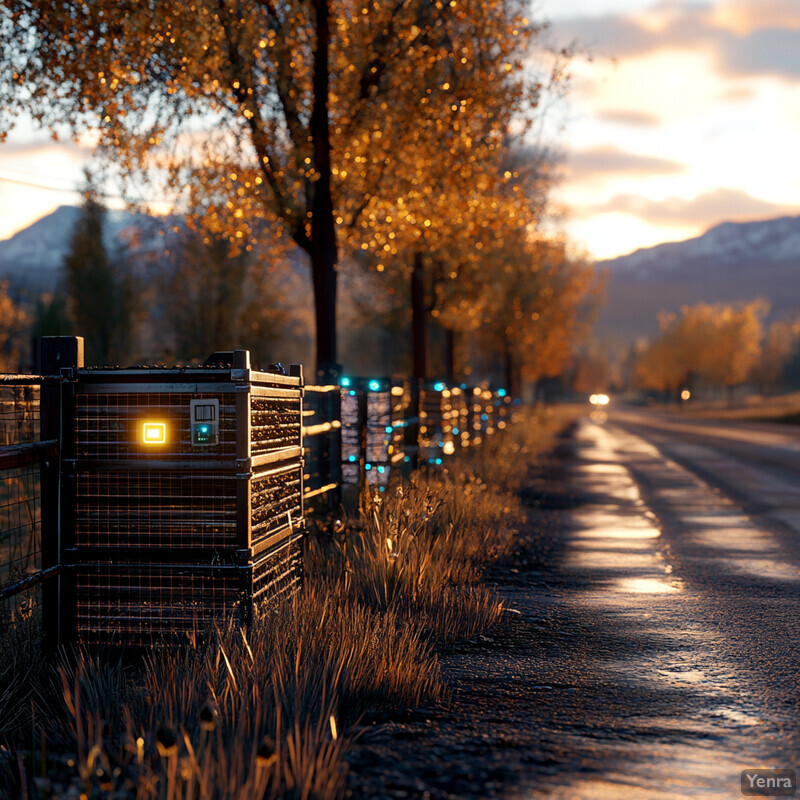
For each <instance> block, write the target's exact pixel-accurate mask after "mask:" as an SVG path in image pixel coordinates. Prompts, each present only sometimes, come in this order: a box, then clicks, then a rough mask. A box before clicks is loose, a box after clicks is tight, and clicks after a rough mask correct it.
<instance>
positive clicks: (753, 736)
mask: <svg viewBox="0 0 800 800" xmlns="http://www.w3.org/2000/svg"><path fill="white" fill-rule="evenodd" d="M598 416H599V417H601V418H600V419H598ZM575 454H576V458H575V460H574V462H573V464H572V467H571V480H572V483H573V486H574V487H575V489H576V491H577V492H578V493H579V494H580V495H581V496H582V499H583V504H582V505H581V506H580V507H578V508H576V509H575V510H574V511H572V512H571V513H570V514H569V515H568V520H569V522H568V524H569V526H570V530H571V535H570V536H568V539H567V549H566V554H565V558H564V561H563V570H562V571H563V574H564V576H565V577H569V578H571V583H570V584H569V589H568V590H567V591H565V592H564V593H563V594H562V595H561V597H562V600H563V601H564V602H566V603H567V605H568V606H569V607H570V608H571V609H572V611H573V613H574V615H575V618H576V619H578V620H583V621H585V623H586V624H587V626H588V627H589V628H590V629H591V630H592V631H593V632H594V633H595V634H597V633H600V632H601V631H602V630H603V629H604V628H607V629H609V630H613V631H614V632H615V635H616V636H617V637H618V640H617V641H616V642H613V641H611V642H609V643H608V644H607V646H606V648H605V649H607V651H608V654H609V659H608V663H607V665H606V673H605V675H604V678H603V681H604V682H605V683H606V684H607V683H608V682H610V683H611V684H612V685H615V686H617V687H618V688H619V690H620V691H621V692H629V693H630V694H631V697H632V700H631V702H630V703H627V704H624V703H623V704H622V707H620V708H619V714H618V716H617V717H616V718H615V719H614V721H613V723H612V729H611V734H610V735H609V736H607V737H605V738H604V737H602V736H601V737H596V741H595V742H594V743H593V746H592V748H590V751H596V752H595V757H596V756H597V754H598V753H600V754H603V757H604V758H606V759H607V763H608V769H600V770H598V771H597V772H598V774H592V775H591V777H589V778H587V779H585V780H577V781H576V780H575V779H574V777H573V778H571V779H569V780H568V782H567V784H568V785H567V786H566V787H565V788H564V789H563V794H559V791H558V790H557V786H551V787H550V788H551V789H556V791H551V792H549V793H548V794H549V796H563V797H575V798H581V797H585V798H594V797H609V798H611V797H617V796H619V797H622V796H624V795H625V792H626V790H635V796H637V797H650V796H652V797H681V796H720V797H740V796H741V793H740V785H739V781H740V777H741V776H740V773H741V770H743V769H746V768H751V767H766V766H769V767H772V768H776V769H779V768H792V769H794V768H796V767H798V766H800V764H798V762H799V761H800V758H799V756H800V429H796V428H794V427H791V426H781V425H774V424H773V425H769V424H752V423H751V424H745V423H731V422H710V421H706V420H695V419H690V418H685V417H680V416H677V415H674V416H670V415H663V414H655V413H652V412H648V411H644V410H635V409H625V408H621V409H612V410H611V411H610V412H609V413H608V415H607V418H606V417H605V416H604V415H595V419H594V420H593V421H592V420H589V421H584V422H583V423H581V425H580V426H579V428H578V431H577V433H576V437H575ZM576 583H583V584H584V586H583V589H580V588H577V589H576ZM637 641H638V642H639V645H638V646H636V642H637ZM597 644H598V647H601V648H602V647H603V643H602V637H601V641H600V642H598V643H597ZM645 688H649V690H650V692H649V693H647V692H645V694H646V697H645V700H644V702H642V703H637V702H636V701H635V700H634V699H633V698H635V696H636V693H637V692H638V691H641V690H642V689H645ZM623 715H624V716H625V717H627V718H628V721H629V722H628V727H629V729H630V733H631V741H630V743H629V744H624V743H623V742H621V741H620V739H623V740H624V735H621V732H620V731H619V730H616V727H617V726H618V725H619V719H620V717H622V716H623ZM561 777H565V776H563V775H562V776H561ZM555 783H556V784H557V783H558V781H556V782H555Z"/></svg>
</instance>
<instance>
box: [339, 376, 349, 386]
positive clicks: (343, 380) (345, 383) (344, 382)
mask: <svg viewBox="0 0 800 800" xmlns="http://www.w3.org/2000/svg"><path fill="white" fill-rule="evenodd" d="M340 383H341V384H342V386H344V387H347V386H349V385H350V378H342V380H341V381H340Z"/></svg>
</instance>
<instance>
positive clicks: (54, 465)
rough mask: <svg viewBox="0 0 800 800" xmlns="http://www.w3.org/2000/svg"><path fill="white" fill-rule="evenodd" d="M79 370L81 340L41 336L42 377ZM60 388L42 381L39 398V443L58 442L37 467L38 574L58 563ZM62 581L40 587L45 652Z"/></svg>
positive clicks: (53, 642)
mask: <svg viewBox="0 0 800 800" xmlns="http://www.w3.org/2000/svg"><path fill="white" fill-rule="evenodd" d="M82 366H83V337H81V336H42V337H41V338H40V339H39V367H40V369H41V374H42V375H46V376H59V377H60V376H61V370H62V369H65V368H67V369H68V368H76V367H82ZM63 386H64V384H63V382H62V381H58V382H55V381H54V382H47V381H45V382H44V383H43V384H42V390H41V395H40V398H39V415H40V416H39V419H40V425H41V427H40V437H41V440H42V441H49V440H53V439H55V440H57V441H58V451H57V453H58V454H57V456H56V458H55V459H53V458H47V459H45V460H44V461H43V462H42V467H41V503H42V511H41V536H42V570H46V569H49V568H50V567H55V566H57V565H58V564H59V562H60V559H61V541H60V537H61V491H60V484H61V481H60V461H61V452H62V447H63V445H64V440H65V438H66V437H71V434H72V431H71V430H68V431H65V430H62V416H63V415H62V403H63V397H62V394H63ZM64 580H66V578H65V576H64V575H63V574H62V575H59V576H58V577H57V578H56V579H55V580H50V581H44V582H43V583H42V634H43V637H44V642H43V644H44V647H45V648H46V649H47V650H53V649H55V647H56V646H57V645H58V643H59V641H60V639H61V633H62V632H61V608H60V598H61V594H62V592H61V588H62V586H61V584H62V581H64Z"/></svg>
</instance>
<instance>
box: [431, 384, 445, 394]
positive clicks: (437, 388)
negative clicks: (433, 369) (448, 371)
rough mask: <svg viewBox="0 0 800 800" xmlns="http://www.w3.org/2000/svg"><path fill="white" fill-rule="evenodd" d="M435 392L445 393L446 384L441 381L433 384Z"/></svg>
mask: <svg viewBox="0 0 800 800" xmlns="http://www.w3.org/2000/svg"><path fill="white" fill-rule="evenodd" d="M433 391H434V392H443V391H444V384H443V383H442V382H441V381H439V382H438V383H434V384H433Z"/></svg>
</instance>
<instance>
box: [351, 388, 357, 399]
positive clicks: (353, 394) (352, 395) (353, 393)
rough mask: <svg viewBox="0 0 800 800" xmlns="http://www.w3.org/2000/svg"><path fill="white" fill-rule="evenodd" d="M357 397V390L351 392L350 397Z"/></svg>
mask: <svg viewBox="0 0 800 800" xmlns="http://www.w3.org/2000/svg"><path fill="white" fill-rule="evenodd" d="M355 396H356V393H355V390H354V389H351V390H350V397H355Z"/></svg>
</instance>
